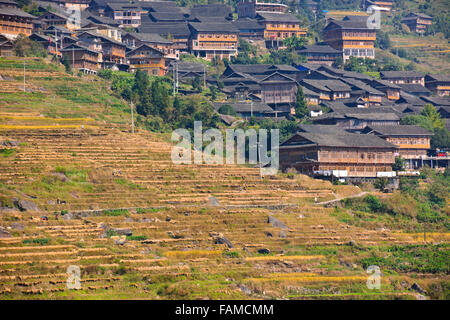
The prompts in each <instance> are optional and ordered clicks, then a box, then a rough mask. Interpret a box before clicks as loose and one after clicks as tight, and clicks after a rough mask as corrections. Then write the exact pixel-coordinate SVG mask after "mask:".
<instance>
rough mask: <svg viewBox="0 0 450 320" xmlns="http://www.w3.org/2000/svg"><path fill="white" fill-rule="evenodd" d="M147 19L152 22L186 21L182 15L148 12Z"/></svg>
mask: <svg viewBox="0 0 450 320" xmlns="http://www.w3.org/2000/svg"><path fill="white" fill-rule="evenodd" d="M149 17H150V19H151V20H153V21H161V22H164V21H179V22H182V21H186V17H185V16H184V14H182V13H179V12H150V13H149Z"/></svg>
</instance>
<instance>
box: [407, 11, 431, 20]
mask: <svg viewBox="0 0 450 320" xmlns="http://www.w3.org/2000/svg"><path fill="white" fill-rule="evenodd" d="M409 17H411V18H415V17H420V18H424V19H433V17H430V16H429V15H426V14H424V13H420V12H419V13H416V12H412V13H410V14H408V15H407V16H406V17H405V19H406V18H409Z"/></svg>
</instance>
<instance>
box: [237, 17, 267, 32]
mask: <svg viewBox="0 0 450 320" xmlns="http://www.w3.org/2000/svg"><path fill="white" fill-rule="evenodd" d="M233 24H234V25H235V26H236V28H238V29H239V30H264V26H263V25H262V24H260V23H259V22H258V21H257V20H254V19H250V18H240V19H237V20H235V21H233Z"/></svg>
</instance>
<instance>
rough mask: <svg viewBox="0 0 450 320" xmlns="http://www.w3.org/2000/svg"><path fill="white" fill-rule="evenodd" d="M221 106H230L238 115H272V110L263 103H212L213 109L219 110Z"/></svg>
mask: <svg viewBox="0 0 450 320" xmlns="http://www.w3.org/2000/svg"><path fill="white" fill-rule="evenodd" d="M223 105H230V106H231V107H232V108H233V109H234V111H236V112H238V113H240V112H252V110H253V112H260V113H272V112H273V109H272V108H271V107H269V106H268V105H267V104H265V103H264V102H253V103H249V102H235V103H233V102H230V103H227V102H216V103H213V106H214V109H216V110H219V109H220V107H221V106H223Z"/></svg>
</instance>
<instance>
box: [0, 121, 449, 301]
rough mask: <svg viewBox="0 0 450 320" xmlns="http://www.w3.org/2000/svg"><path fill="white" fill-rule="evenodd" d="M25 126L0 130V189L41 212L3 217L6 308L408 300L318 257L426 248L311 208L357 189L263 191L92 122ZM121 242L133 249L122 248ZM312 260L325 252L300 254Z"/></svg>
mask: <svg viewBox="0 0 450 320" xmlns="http://www.w3.org/2000/svg"><path fill="white" fill-rule="evenodd" d="M22 117H23V118H22V119H21V118H20V116H18V115H16V116H14V117H12V116H10V115H5V113H2V115H1V116H0V118H1V119H2V121H3V123H5V122H6V123H8V121H14V122H15V123H14V124H11V126H15V127H14V128H12V129H10V128H9V129H8V130H3V131H1V140H2V141H16V142H17V143H18V145H17V146H15V147H9V149H14V153H13V154H12V155H8V156H5V157H1V158H0V159H1V160H0V186H1V188H2V192H4V194H5V195H7V196H9V197H16V198H19V199H21V200H28V201H32V202H33V203H34V204H36V205H37V207H38V211H33V210H28V211H23V212H19V211H14V210H6V211H4V212H3V213H2V222H1V223H2V226H4V227H6V228H7V227H10V229H6V230H7V231H8V232H9V236H7V237H4V238H0V279H1V282H0V283H1V285H0V293H1V297H2V298H33V299H34V298H69V297H72V298H73V297H79V298H86V297H96V298H124V297H127V298H192V299H194V298H200V297H210V298H232V299H234V298H276V297H288V296H290V295H291V296H292V297H291V298H296V299H297V298H298V299H301V298H305V299H312V298H319V297H321V298H325V297H326V298H338V299H341V298H355V297H356V298H375V297H377V298H380V297H382V298H386V297H389V298H393V297H397V298H414V297H415V296H414V293H411V292H409V291H408V292H405V290H396V289H393V288H392V285H391V282H390V280H389V279H390V278H389V279H385V280H384V281H385V283H386V284H385V286H386V291H379V292H378V294H376V295H374V292H372V291H370V290H368V289H367V288H365V282H366V280H367V277H368V275H367V274H366V272H365V271H364V269H363V268H362V266H361V265H356V266H351V267H347V266H346V264H345V263H340V262H339V261H338V260H337V259H338V258H337V256H336V255H334V254H330V253H329V252H327V249H326V248H332V247H333V248H334V247H336V246H337V247H342V248H343V249H346V248H349V245H348V244H349V243H350V241H353V242H355V243H357V244H358V246H363V247H373V246H377V245H392V244H413V243H421V242H423V240H422V239H420V237H418V236H416V235H413V234H401V233H395V232H390V231H386V230H364V229H361V228H357V227H353V226H349V225H346V224H344V223H342V222H339V221H338V220H336V218H334V217H333V216H331V215H330V213H331V212H332V210H334V209H332V208H324V207H321V206H317V205H314V198H316V197H317V198H318V199H320V200H330V199H334V198H335V197H337V196H338V194H339V193H345V194H351V193H359V192H360V191H359V189H358V188H355V187H346V186H343V187H342V189H339V188H337V187H333V186H331V185H330V184H329V183H328V182H324V181H315V180H313V179H309V178H307V177H304V176H298V177H296V178H294V179H289V178H287V177H286V176H284V175H279V176H274V177H265V178H263V179H261V177H260V175H259V171H258V170H259V169H258V168H252V167H245V166H244V167H243V166H240V167H238V166H233V165H229V166H214V165H182V166H177V165H174V164H172V162H171V161H170V151H171V145H170V144H168V143H166V142H163V141H162V140H161V139H160V138H159V136H157V135H156V134H151V133H148V132H141V131H139V132H137V133H136V134H134V135H132V134H130V133H128V132H122V131H120V130H118V129H108V128H106V127H102V126H100V125H99V124H98V123H96V122H93V121H90V119H64V120H63V121H60V120H56V119H46V118H41V117H38V118H36V117H35V116H33V115H31V114H28V115H27V114H23V115H22ZM33 121H40V122H43V123H47V124H46V125H47V128H45V129H42V128H39V129H37V128H34V127H33V125H34V122H33ZM58 122H60V123H71V124H72V123H75V124H76V125H77V126H79V128H77V129H72V128H61V124H59V123H58ZM88 124H90V126H91V127H90V128H86V126H87V125H88ZM81 125H85V128H84V129H81ZM61 174H63V175H61ZM52 177H53V178H52ZM59 179H61V180H59ZM66 179H67V180H66ZM352 188H353V189H352ZM212 199H213V200H214V201H212ZM55 212H56V213H58V216H56V215H55ZM42 215H45V216H47V218H48V220H42V218H41V217H42ZM269 217H272V218H275V219H276V220H275V221H276V222H273V221H272V220H271V221H270V222H269ZM17 225H19V227H17ZM123 230H126V231H125V233H127V234H130V233H132V236H128V239H127V238H126V237H125V236H122V237H121V236H120V233H121V232H123ZM430 237H435V238H436V237H437V235H434V236H433V235H431V234H430ZM223 238H226V239H227V240H228V241H229V245H228V244H227V243H226V242H223V241H220V239H223ZM124 239H127V240H126V241H124ZM430 239H431V238H430ZM433 239H434V238H433ZM436 239H437V238H436ZM439 239H441V240H442V241H448V237H447V236H446V235H444V239H443V238H442V237H441V238H439ZM123 242H124V243H123ZM120 243H122V244H120ZM314 248H321V249H320V250H322V251H323V252H322V253H317V254H313V253H311V252H309V251H311V250H312V251H314V250H315V249H314ZM261 249H264V250H266V252H270V253H269V255H267V254H261V253H259V252H258V251H259V250H261ZM292 250H300V251H302V252H301V253H295V252H291V251H292ZM317 250H319V249H317ZM351 264H352V263H350V265H351ZM71 265H75V266H79V267H80V269H81V289H79V290H69V289H67V286H66V282H67V278H68V275H67V274H66V271H67V268H68V267H69V266H71ZM393 278H396V276H393ZM330 288H331V289H330ZM332 288H334V289H332ZM330 290H332V291H333V290H334V291H333V292H334V293H333V294H331V293H330ZM338 291H339V292H340V293H339V292H338ZM327 295H329V296H327Z"/></svg>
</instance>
